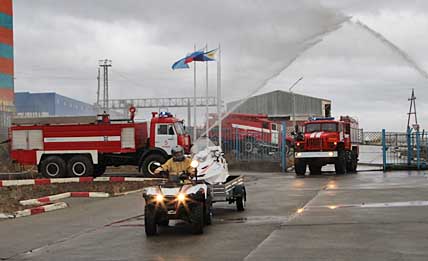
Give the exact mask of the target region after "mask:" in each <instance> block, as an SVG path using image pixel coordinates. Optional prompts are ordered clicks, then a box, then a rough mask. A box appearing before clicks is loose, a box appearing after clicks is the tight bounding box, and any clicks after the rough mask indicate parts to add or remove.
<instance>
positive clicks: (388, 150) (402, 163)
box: [382, 129, 428, 170]
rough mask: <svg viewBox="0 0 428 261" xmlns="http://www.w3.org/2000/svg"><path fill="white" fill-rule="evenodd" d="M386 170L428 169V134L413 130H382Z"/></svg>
mask: <svg viewBox="0 0 428 261" xmlns="http://www.w3.org/2000/svg"><path fill="white" fill-rule="evenodd" d="M382 155H383V168H384V170H393V169H428V134H427V133H425V132H419V131H412V129H409V130H408V131H407V133H396V132H395V133H393V132H386V131H385V130H383V131H382Z"/></svg>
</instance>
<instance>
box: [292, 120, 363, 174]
mask: <svg viewBox="0 0 428 261" xmlns="http://www.w3.org/2000/svg"><path fill="white" fill-rule="evenodd" d="M358 154H359V147H358V122H357V121H356V120H355V119H353V118H351V117H349V116H342V117H340V119H339V120H335V119H334V118H332V117H329V118H312V119H310V120H309V121H307V122H305V123H304V130H303V133H302V134H300V135H298V138H297V140H296V141H295V157H294V167H295V172H296V176H304V175H305V172H306V166H309V170H310V173H311V174H319V173H321V168H322V167H323V166H324V165H327V164H334V166H335V171H336V173H337V174H344V173H346V172H355V171H356V169H357V163H358Z"/></svg>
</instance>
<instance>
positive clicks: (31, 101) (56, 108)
mask: <svg viewBox="0 0 428 261" xmlns="http://www.w3.org/2000/svg"><path fill="white" fill-rule="evenodd" d="M15 106H16V116H17V117H44V116H84V115H94V114H96V109H95V108H94V106H93V105H91V104H88V103H85V102H81V101H78V100H75V99H72V98H69V97H65V96H62V95H60V94H57V93H55V92H47V93H30V92H17V93H15Z"/></svg>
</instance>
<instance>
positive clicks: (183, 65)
mask: <svg viewBox="0 0 428 261" xmlns="http://www.w3.org/2000/svg"><path fill="white" fill-rule="evenodd" d="M217 50H218V48H217V49H214V50H211V51H208V52H204V51H203V50H199V51H196V52H193V53H191V54H188V55H186V57H184V58H183V59H180V60H178V61H176V62H175V63H174V64H173V65H172V69H173V70H175V69H188V68H189V65H188V64H189V63H191V62H210V61H215V55H216V53H217Z"/></svg>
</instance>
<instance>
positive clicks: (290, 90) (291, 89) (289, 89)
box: [288, 76, 303, 131]
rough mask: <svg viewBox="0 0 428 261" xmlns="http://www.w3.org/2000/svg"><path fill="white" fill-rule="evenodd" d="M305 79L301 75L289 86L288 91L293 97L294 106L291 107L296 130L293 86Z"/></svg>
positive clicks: (294, 104) (294, 103)
mask: <svg viewBox="0 0 428 261" xmlns="http://www.w3.org/2000/svg"><path fill="white" fill-rule="evenodd" d="M302 79H303V76H302V77H300V78H299V79H298V80H297V81H295V82H294V83H293V85H291V86H290V88H288V92H289V93H291V99H292V103H293V104H292V107H291V111H292V117H293V127H294V130H295V131H296V99H295V97H294V92H293V88H294V87H296V85H297V84H298V83H299V82H300V81H301V80H302Z"/></svg>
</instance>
